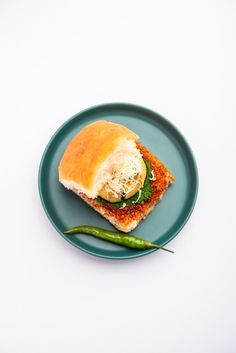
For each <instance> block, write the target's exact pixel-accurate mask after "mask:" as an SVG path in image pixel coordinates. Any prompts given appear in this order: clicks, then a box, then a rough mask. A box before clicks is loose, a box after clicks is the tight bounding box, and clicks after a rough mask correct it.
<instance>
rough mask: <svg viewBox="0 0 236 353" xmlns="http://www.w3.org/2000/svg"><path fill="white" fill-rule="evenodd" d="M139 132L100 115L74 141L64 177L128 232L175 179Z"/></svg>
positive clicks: (62, 169) (64, 160) (61, 178)
mask: <svg viewBox="0 0 236 353" xmlns="http://www.w3.org/2000/svg"><path fill="white" fill-rule="evenodd" d="M138 139H139V136H138V135H136V134H135V133H134V132H133V131H131V130H129V129H128V128H126V127H125V126H123V125H120V124H115V123H112V122H109V121H105V120H98V121H95V122H94V123H92V124H89V125H87V126H86V127H84V128H83V129H82V130H80V131H79V132H78V133H77V135H76V136H74V137H73V138H72V140H71V141H70V142H69V144H68V146H67V147H66V150H65V152H64V154H63V156H62V159H61V161H60V164H59V168H58V171H59V181H60V182H61V183H62V184H63V185H64V186H65V187H66V188H67V189H69V190H72V191H73V192H75V193H76V194H77V195H78V196H80V197H81V198H82V199H83V200H84V201H85V202H87V203H88V204H89V205H90V206H91V207H93V208H94V210H95V211H97V212H99V213H100V214H101V215H102V216H104V217H105V218H106V219H107V220H108V221H109V222H110V223H111V224H113V225H114V226H115V227H116V228H117V229H119V230H121V231H123V232H130V231H131V230H133V229H134V228H135V227H137V225H138V224H139V222H140V221H141V220H142V219H144V218H146V217H147V215H148V214H149V213H150V212H151V211H152V210H153V208H154V206H155V205H156V204H157V203H158V202H159V201H160V200H161V199H162V197H163V195H164V193H165V191H166V190H167V188H168V186H169V184H171V183H173V182H174V180H175V178H174V176H173V175H172V174H171V172H170V171H169V170H168V169H167V168H166V167H165V166H164V164H163V163H161V162H160V161H159V160H158V159H157V158H156V157H155V156H154V155H153V154H152V153H151V152H150V151H148V149H147V148H146V147H144V146H142V145H141V143H140V142H137V140H138Z"/></svg>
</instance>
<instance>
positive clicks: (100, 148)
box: [58, 120, 139, 198]
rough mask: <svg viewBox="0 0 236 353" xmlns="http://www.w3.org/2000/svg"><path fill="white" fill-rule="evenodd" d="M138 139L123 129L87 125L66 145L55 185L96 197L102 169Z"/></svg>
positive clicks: (98, 123) (100, 123) (102, 124)
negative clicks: (112, 157) (60, 184)
mask: <svg viewBox="0 0 236 353" xmlns="http://www.w3.org/2000/svg"><path fill="white" fill-rule="evenodd" d="M138 138H139V136H138V135H137V134H135V133H134V132H133V131H131V130H129V129H128V128H126V127H125V126H123V125H121V124H116V123H112V122H109V121H106V120H98V121H96V122H94V123H92V124H89V125H87V126H86V127H84V128H83V129H82V130H80V131H79V132H78V133H77V135H75V136H74V137H73V138H72V140H71V141H70V142H69V144H68V145H67V147H66V149H65V152H64V154H63V156H62V158H61V161H60V164H59V168H58V172H59V181H60V182H61V183H62V184H63V185H64V186H65V187H67V188H68V189H76V191H77V192H83V193H85V194H86V195H87V196H88V197H91V198H94V197H96V196H97V194H98V191H99V190H98V188H99V185H101V181H98V180H97V176H98V175H99V170H100V169H101V167H102V165H104V163H105V162H106V161H107V160H108V159H109V157H110V156H111V155H112V154H113V152H114V151H115V150H117V149H118V148H119V147H122V145H124V146H125V145H126V143H127V142H128V141H133V142H134V141H135V140H137V139H138Z"/></svg>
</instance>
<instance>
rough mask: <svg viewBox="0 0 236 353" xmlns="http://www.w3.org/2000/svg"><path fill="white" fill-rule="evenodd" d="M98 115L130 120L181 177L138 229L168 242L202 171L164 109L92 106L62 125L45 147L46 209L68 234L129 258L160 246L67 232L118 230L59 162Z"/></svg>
mask: <svg viewBox="0 0 236 353" xmlns="http://www.w3.org/2000/svg"><path fill="white" fill-rule="evenodd" d="M98 119H106V120H110V121H112V122H116V123H120V124H124V125H125V126H127V127H128V128H129V129H131V130H133V131H134V132H135V133H137V134H138V135H139V136H140V142H141V143H142V144H143V145H144V146H146V147H147V148H148V149H149V150H150V151H151V152H153V153H154V154H155V155H156V156H157V157H158V158H159V159H160V160H161V161H162V162H163V163H164V164H165V165H166V166H167V167H168V168H169V169H170V171H171V172H172V173H173V174H174V175H175V177H176V181H175V183H174V184H173V185H171V186H170V187H169V189H168V190H167V192H166V193H165V195H164V197H163V199H162V201H161V202H160V203H159V204H158V205H157V206H156V207H155V209H154V211H153V212H152V213H151V214H150V215H149V216H148V217H147V219H146V220H144V221H142V222H141V223H140V225H139V226H138V227H137V228H136V229H135V230H134V231H133V232H132V234H135V235H137V236H140V237H142V238H145V239H147V240H149V241H151V242H156V243H157V244H159V245H165V244H167V243H169V242H170V240H171V239H173V238H174V237H175V236H176V235H177V234H178V233H179V232H180V230H181V229H182V228H183V226H184V225H185V223H186V222H187V220H188V219H189V217H190V215H191V213H192V210H193V207H194V204H195V201H196V196H197V189H198V174H197V167H196V163H195V159H194V156H193V153H192V151H191V149H190V147H189V145H188V143H187V142H186V140H185V138H184V137H183V135H182V134H181V133H180V132H179V131H178V130H177V129H176V127H175V126H174V125H173V124H172V123H170V122H169V121H168V120H166V119H165V118H163V117H162V116H161V115H159V114H158V113H155V112H154V111H151V110H149V109H146V108H143V107H141V106H137V105H133V104H125V103H112V104H104V105H99V106H95V107H92V108H89V109H86V110H84V111H82V112H80V113H78V114H76V115H75V116H73V117H72V118H71V119H69V120H67V121H66V122H65V123H64V124H63V125H62V126H61V127H60V128H59V129H58V130H57V131H56V133H55V134H54V136H53V137H52V138H51V140H50V141H49V143H48V145H47V147H46V149H45V152H44V154H43V157H42V160H41V164H40V168H39V193H40V197H41V201H42V204H43V207H44V210H45V212H46V214H47V216H48V218H49V220H50V221H51V223H52V225H53V226H54V228H55V229H56V230H57V231H58V233H59V234H61V236H62V237H63V238H64V239H65V240H67V241H68V242H70V243H71V244H72V245H74V246H75V247H77V248H79V249H81V250H83V251H85V252H87V253H89V254H92V255H95V256H99V257H104V258H109V259H129V258H134V257H139V256H143V255H147V254H150V253H151V252H153V251H157V250H153V249H152V250H145V251H139V250H132V249H127V248H125V247H122V246H118V245H114V244H111V243H108V242H106V241H103V240H100V239H96V238H93V237H91V236H88V235H84V234H78V235H73V236H72V235H70V236H66V235H64V234H63V231H64V230H65V229H68V228H70V227H72V226H75V225H81V224H87V225H94V226H97V227H102V228H106V229H111V230H115V229H114V228H113V227H112V225H111V224H110V223H109V222H108V221H106V220H105V219H104V218H103V217H102V216H100V215H99V214H98V213H97V212H95V211H94V210H93V209H92V208H91V207H90V206H88V205H87V204H86V203H85V202H84V201H82V200H81V199H80V198H79V197H78V196H76V195H75V194H74V193H73V192H71V191H68V190H66V189H65V188H64V187H63V186H62V185H61V184H60V183H59V182H58V172H57V168H58V163H59V161H60V158H61V157H62V154H63V152H64V150H65V147H66V145H67V144H68V142H69V141H70V140H71V138H72V137H73V136H74V135H75V134H76V133H77V132H78V131H79V130H80V129H82V128H83V127H84V126H85V125H87V124H89V123H91V122H93V121H95V120H98ZM169 247H170V248H171V245H169ZM158 251H160V250H158Z"/></svg>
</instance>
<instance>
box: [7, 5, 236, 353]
mask: <svg viewBox="0 0 236 353" xmlns="http://www.w3.org/2000/svg"><path fill="white" fill-rule="evenodd" d="M235 34H236V4H235V2H234V1H233V0H232V1H230V0H228V1H227V0H225V1H223V0H222V1H212V2H211V1H145V2H142V4H140V3H138V2H136V1H119V2H118V1H117V2H112V1H103V0H102V1H97V2H95V1H94V2H92V1H86V2H85V1H55V0H54V1H46V0H45V1H29V0H28V1H27V0H25V1H23V0H22V1H14V0H12V1H6V0H5V1H2V2H1V5H0V39H1V55H0V62H1V65H0V85H1V88H0V97H1V105H0V116H1V140H0V148H1V174H0V175H1V182H0V188H1V193H0V195H1V203H0V205H1V247H0V285H1V290H0V297H1V301H0V352H1V353H31V352H34V353H51V352H57V353H62V352H63V353H64V352H71V353H74V352H83V353H92V352H96V353H97V352H98V353H100V352H101V353H108V352H109V353H110V352H113V353H118V352H119V353H120V352H129V353H130V352H131V353H142V352H145V353H154V352H161V353H172V352H175V353H178V352H181V353H185V352H186V353H188V352H191V353H199V352H201V353H213V352H214V353H225V352H227V353H234V352H236V337H235V327H236V307H235V297H236V284H235V277H236V256H235V252H236V232H235V229H236V224H235V218H236V217H235V198H236V193H235V181H234V179H235V171H236V170H235V153H236V148H235V114H236V103H235V90H236V84H235V82H236V69H235V66H236V65H235V63H236V48H235ZM112 101H125V102H132V103H137V104H141V105H144V106H147V107H150V108H152V109H154V110H156V111H158V112H159V113H161V114H163V115H164V116H166V117H167V118H169V119H170V120H171V121H172V122H173V123H174V124H175V125H176V126H177V127H178V128H179V129H180V130H181V131H182V132H183V134H184V135H185V136H186V138H187V139H188V141H189V142H190V144H191V146H192V148H193V151H194V153H195V155H196V159H197V162H198V167H199V174H200V190H199V197H198V201H197V205H196V208H195V210H194V213H193V215H192V217H191V219H190V221H189V222H188V224H187V226H186V227H185V228H184V230H183V231H182V232H181V235H180V236H178V237H177V238H175V240H173V241H172V242H171V243H170V244H169V247H170V248H171V249H173V250H175V254H174V255H170V254H168V253H161V252H159V253H154V254H152V255H150V256H146V257H144V258H139V259H137V260H134V261H124V262H112V261H106V260H99V259H96V258H94V257H92V256H89V255H86V254H84V253H82V252H80V251H79V250H77V249H75V248H73V247H72V246H70V245H69V244H68V243H66V242H65V241H64V240H63V239H62V238H61V237H60V236H59V235H58V234H57V233H56V232H55V230H54V229H53V228H52V226H51V225H50V223H49V222H48V220H47V218H46V216H45V214H44V212H43V210H42V207H41V204H40V201H39V197H38V190H37V172H38V165H39V161H40V158H41V155H42V152H43V150H44V148H45V145H46V144H47V142H48V140H49V138H50V137H51V135H52V134H53V133H54V131H55V130H56V129H57V128H58V126H60V125H61V124H62V123H63V122H64V121H65V120H66V119H67V118H69V117H70V116H71V115H73V114H75V113H77V112H78V111H80V110H81V109H84V108H86V107H88V106H91V105H95V104H99V103H104V102H112Z"/></svg>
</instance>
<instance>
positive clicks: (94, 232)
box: [64, 225, 174, 253]
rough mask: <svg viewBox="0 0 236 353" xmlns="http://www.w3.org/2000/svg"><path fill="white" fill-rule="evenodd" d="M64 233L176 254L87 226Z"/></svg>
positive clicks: (128, 236)
mask: <svg viewBox="0 0 236 353" xmlns="http://www.w3.org/2000/svg"><path fill="white" fill-rule="evenodd" d="M64 233H65V234H76V233H85V234H90V235H93V236H95V237H97V238H100V239H104V240H108V241H110V242H112V243H115V244H119V245H123V246H126V247H128V248H133V249H140V250H145V249H151V248H157V249H161V250H165V251H169V252H171V253H173V252H174V251H172V250H169V249H166V248H163V247H162V246H159V245H157V244H154V243H150V242H149V241H147V240H145V239H142V238H139V237H136V236H134V235H128V234H125V233H118V232H113V231H111V230H106V229H103V228H98V227H93V226H85V225H83V226H77V227H73V228H70V229H68V230H66V231H65V232H64Z"/></svg>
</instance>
